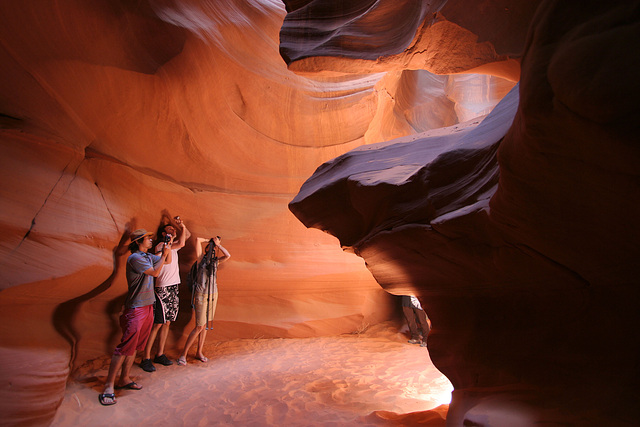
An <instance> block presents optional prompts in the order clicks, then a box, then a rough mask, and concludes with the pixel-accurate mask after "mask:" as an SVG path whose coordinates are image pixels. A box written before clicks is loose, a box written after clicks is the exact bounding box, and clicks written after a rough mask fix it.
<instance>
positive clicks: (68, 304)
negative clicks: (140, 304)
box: [52, 221, 134, 373]
mask: <svg viewBox="0 0 640 427" xmlns="http://www.w3.org/2000/svg"><path fill="white" fill-rule="evenodd" d="M133 226H134V225H133V221H131V222H129V223H127V224H126V225H125V230H124V232H123V233H122V236H121V237H120V241H119V242H118V244H117V245H116V246H115V247H114V248H113V271H112V273H111V274H110V275H109V277H107V279H106V280H105V281H104V282H102V283H100V284H99V285H98V286H96V287H95V288H94V289H92V290H91V291H89V292H87V293H85V294H83V295H80V296H77V297H75V298H73V299H70V300H69V301H65V302H63V303H61V304H59V305H58V306H57V307H56V309H55V310H54V312H53V316H52V322H53V326H54V328H55V329H56V331H57V332H58V333H59V334H60V336H61V337H62V338H64V339H65V341H67V342H68V343H69V346H70V355H69V356H70V357H69V372H70V373H73V371H74V369H75V368H76V367H77V366H76V356H77V344H78V338H79V334H78V332H77V330H76V328H75V325H74V323H75V318H76V316H77V314H78V312H79V311H80V307H81V306H82V304H84V303H85V302H86V301H89V300H91V299H92V298H95V297H96V296H98V295H100V294H101V293H103V292H105V291H106V290H107V289H109V288H110V287H111V285H112V284H113V281H114V279H115V278H116V276H117V274H118V273H119V271H120V268H121V267H122V256H123V255H124V254H125V253H126V251H127V249H128V248H127V244H126V242H127V240H128V239H129V234H130V232H131V229H132V227H133ZM124 298H125V295H121V296H119V297H117V298H115V299H113V300H112V301H111V302H110V303H109V304H108V305H107V310H106V314H107V315H109V317H110V318H111V319H112V325H111V333H110V336H109V340H107V345H109V344H108V343H110V342H112V341H113V339H114V336H115V335H116V334H117V333H118V331H119V324H118V320H117V318H116V319H115V320H114V318H113V316H112V313H118V312H119V311H120V308H121V307H122V304H123V302H124ZM110 351H111V350H110V349H108V350H107V352H110Z"/></svg>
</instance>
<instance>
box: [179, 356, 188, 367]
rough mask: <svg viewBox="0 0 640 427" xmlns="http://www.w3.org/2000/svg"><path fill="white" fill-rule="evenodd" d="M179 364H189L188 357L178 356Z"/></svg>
mask: <svg viewBox="0 0 640 427" xmlns="http://www.w3.org/2000/svg"><path fill="white" fill-rule="evenodd" d="M178 365H179V366H187V359H186V358H185V357H179V358H178Z"/></svg>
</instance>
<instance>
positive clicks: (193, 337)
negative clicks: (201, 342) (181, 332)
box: [178, 326, 204, 361]
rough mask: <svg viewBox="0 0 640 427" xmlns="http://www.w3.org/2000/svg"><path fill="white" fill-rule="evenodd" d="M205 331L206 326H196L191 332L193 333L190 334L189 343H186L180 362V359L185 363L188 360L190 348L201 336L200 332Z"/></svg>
mask: <svg viewBox="0 0 640 427" xmlns="http://www.w3.org/2000/svg"><path fill="white" fill-rule="evenodd" d="M203 330H204V326H196V327H195V328H193V330H192V331H191V333H189V336H188V337H187V342H186V343H184V350H182V354H181V355H180V358H179V359H178V361H179V360H180V359H182V360H184V361H186V360H187V353H188V352H189V347H191V346H192V345H193V343H194V342H195V340H196V338H198V336H199V335H200V332H202V331H203Z"/></svg>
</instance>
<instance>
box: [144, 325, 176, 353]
mask: <svg viewBox="0 0 640 427" xmlns="http://www.w3.org/2000/svg"><path fill="white" fill-rule="evenodd" d="M169 325H171V322H170V321H168V320H167V321H166V322H165V323H163V324H162V326H161V327H160V333H159V334H158V352H157V353H156V355H157V356H162V355H163V354H164V346H165V344H166V343H167V337H168V336H169ZM152 333H153V332H152ZM149 339H151V336H149Z"/></svg>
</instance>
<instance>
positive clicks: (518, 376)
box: [290, 1, 640, 426]
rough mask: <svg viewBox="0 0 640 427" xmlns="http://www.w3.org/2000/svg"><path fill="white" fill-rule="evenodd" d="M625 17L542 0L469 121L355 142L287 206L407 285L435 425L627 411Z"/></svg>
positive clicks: (632, 274)
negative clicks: (438, 421) (513, 62)
mask: <svg viewBox="0 0 640 427" xmlns="http://www.w3.org/2000/svg"><path fill="white" fill-rule="evenodd" d="M639 18H640V4H639V3H638V2H613V3H606V4H605V3H602V2H593V1H591V2H587V3H581V4H580V5H579V6H578V5H577V4H576V3H572V2H561V1H545V2H542V3H541V5H540V6H539V8H538V10H537V12H536V15H535V17H534V19H533V21H532V25H531V28H530V31H529V34H528V38H527V42H526V46H525V50H524V55H523V59H522V70H521V72H522V74H521V80H520V83H519V85H518V87H517V88H516V89H514V91H513V92H512V93H510V94H509V95H507V96H506V97H505V98H504V99H503V100H502V102H501V103H500V104H499V105H498V106H497V107H496V108H495V109H494V111H493V112H492V113H491V114H490V115H489V116H488V117H487V118H485V119H484V120H483V121H482V123H481V124H479V125H478V126H476V127H474V128H470V129H464V130H463V129H460V130H459V132H457V133H456V134H455V135H447V136H442V135H439V134H429V133H428V132H427V133H424V134H422V135H420V136H416V135H414V136H412V137H405V138H400V139H397V140H394V141H390V142H384V143H379V144H374V145H367V146H363V147H360V148H357V149H354V150H352V151H350V152H349V153H346V154H344V155H342V156H339V157H338V158H336V159H333V160H331V161H329V162H326V163H325V164H323V165H322V166H320V167H319V168H318V169H317V170H316V172H315V173H314V175H313V176H312V177H311V178H310V179H309V180H307V181H306V182H305V184H304V185H303V187H302V189H301V191H300V192H299V194H298V195H297V196H296V198H295V199H294V200H293V201H292V203H291V204H290V208H291V210H292V212H294V213H295V214H296V216H297V217H298V218H300V219H301V221H303V222H304V223H305V224H306V225H307V226H309V227H315V228H318V229H321V230H324V231H326V232H328V233H330V234H332V235H334V236H336V237H338V239H339V240H340V243H341V245H342V246H343V247H344V248H345V249H346V250H350V251H353V252H354V253H356V254H358V255H359V256H361V257H362V258H363V259H364V260H365V261H366V262H367V266H368V268H369V270H370V271H371V272H372V274H373V275H374V277H375V278H376V280H377V281H378V283H380V284H381V286H383V287H384V288H385V289H387V290H388V291H390V292H392V293H397V294H405V293H414V294H416V295H418V296H419V298H420V300H421V302H422V304H423V307H425V310H426V311H427V312H428V313H429V316H430V317H431V319H432V321H433V324H434V328H433V331H432V333H431V335H430V337H429V352H430V355H431V358H432V360H433V362H434V364H435V365H436V366H437V367H438V368H439V369H440V370H441V371H442V372H443V373H444V374H445V375H446V376H447V377H448V378H449V379H450V380H451V381H452V383H453V385H454V388H455V390H454V392H453V399H452V403H451V405H450V409H449V413H448V415H447V423H448V425H455V426H461V425H465V426H467V425H469V426H486V425H494V426H531V425H580V426H605V425H606V426H619V425H629V426H630V425H636V424H637V423H638V408H639V407H640V405H639V403H640V402H639V401H638V400H639V399H638V394H637V391H636V388H637V384H638V379H639V373H640V366H639V364H638V363H639V361H640V351H639V350H640V348H639V343H638V340H637V333H636V330H637V328H638V326H640V322H639V321H640V315H639V310H638V303H639V302H640V301H639V296H640V290H639V288H638V285H639V284H640V281H639V279H638V273H637V265H638V261H637V260H638V258H639V256H640V246H639V244H638V241H639V238H640V227H639V226H638V225H637V219H638V215H639V214H640V180H639V172H640V167H639V165H640V147H639V146H638V141H639V138H638V132H639V131H640V126H639V124H638V117H640V115H639V113H640V111H639V109H638V104H637V99H638V98H637V97H638V95H639V94H640V90H639V89H638V84H637V83H636V82H635V77H636V75H637V71H636V70H637V66H638V65H639V64H640V61H639V60H640V51H639V50H638V49H637V40H640V38H639V36H640V19H639ZM628 40H634V42H633V43H632V45H633V47H632V49H631V50H632V51H631V52H630V51H629V50H628V49H627V47H626V45H627V41H628ZM316 50H317V49H316ZM314 51H315V50H314V49H311V52H314ZM300 56H304V55H303V54H300ZM327 62H329V61H328V60H325V61H323V62H322V63H323V64H326V63H327ZM518 93H519V100H518Z"/></svg>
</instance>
